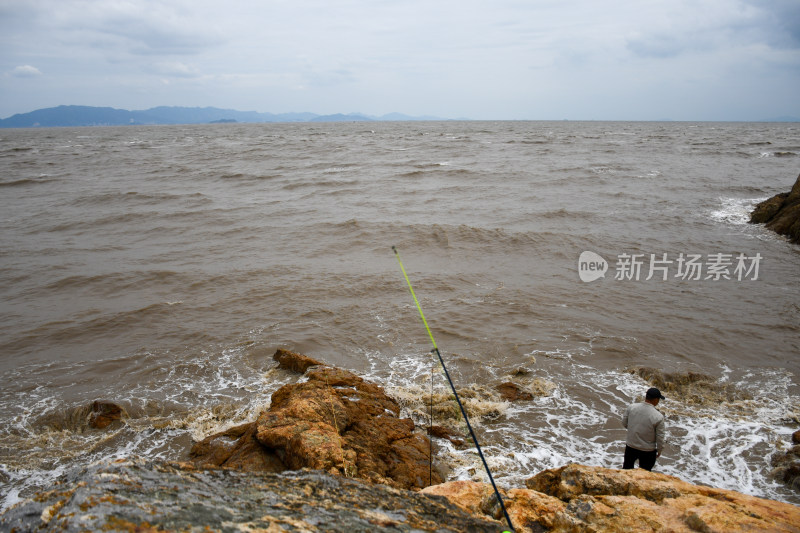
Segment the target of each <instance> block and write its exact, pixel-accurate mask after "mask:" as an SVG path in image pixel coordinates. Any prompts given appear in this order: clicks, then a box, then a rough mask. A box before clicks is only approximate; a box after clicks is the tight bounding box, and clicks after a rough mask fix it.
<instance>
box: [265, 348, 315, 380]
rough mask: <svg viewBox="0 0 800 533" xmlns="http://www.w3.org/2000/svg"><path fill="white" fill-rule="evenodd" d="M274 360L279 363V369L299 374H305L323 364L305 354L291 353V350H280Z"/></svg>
mask: <svg viewBox="0 0 800 533" xmlns="http://www.w3.org/2000/svg"><path fill="white" fill-rule="evenodd" d="M272 358H273V359H274V360H276V361H277V362H278V368H283V369H285V370H291V371H292V372H297V373H298V374H303V373H304V372H305V371H306V370H308V369H309V368H310V367H312V366H315V365H321V364H322V363H320V362H319V361H317V360H316V359H312V358H310V357H308V356H306V355H303V354H299V353H295V352H290V351H289V350H284V349H283V348H278V350H277V351H276V352H275V355H273V356H272Z"/></svg>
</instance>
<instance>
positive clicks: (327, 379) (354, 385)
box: [190, 366, 442, 489]
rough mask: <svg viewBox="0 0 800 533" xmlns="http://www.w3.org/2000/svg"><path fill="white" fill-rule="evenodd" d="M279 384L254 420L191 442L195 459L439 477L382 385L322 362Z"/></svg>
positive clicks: (415, 482)
mask: <svg viewBox="0 0 800 533" xmlns="http://www.w3.org/2000/svg"><path fill="white" fill-rule="evenodd" d="M305 377H306V378H307V381H305V382H303V383H295V384H290V385H284V386H283V387H281V388H280V389H278V390H277V391H275V393H274V394H273V395H272V402H271V404H270V407H269V409H267V410H266V411H264V412H262V413H261V414H260V415H259V417H258V419H257V420H256V421H255V422H254V423H252V424H245V425H244V426H239V427H237V428H232V429H231V430H228V431H226V432H221V433H218V434H216V435H212V436H211V437H208V438H207V439H205V440H203V441H201V442H199V443H197V444H195V445H194V446H193V447H192V450H191V452H190V457H191V460H192V461H193V462H194V463H196V464H198V465H206V466H223V467H230V468H240V469H245V470H254V471H280V470H282V469H283V468H285V469H290V470H299V469H303V468H310V469H315V470H325V471H327V472H330V473H334V474H339V475H343V476H347V477H358V478H361V479H364V480H367V481H371V482H375V483H383V484H386V485H390V486H394V487H400V488H407V489H410V488H416V489H419V488H422V487H426V486H428V485H430V484H432V483H440V482H441V481H442V476H441V474H440V473H439V472H438V471H437V470H436V469H433V470H432V469H431V467H430V464H429V457H430V455H429V454H430V441H429V440H428V438H427V437H425V436H424V435H422V434H419V433H418V432H416V431H415V426H414V423H413V421H412V420H411V419H408V418H399V413H400V406H399V405H398V404H397V402H395V401H394V400H393V399H392V398H390V397H388V396H387V395H386V393H385V392H384V391H383V389H382V388H381V387H378V386H377V385H374V384H372V383H368V382H366V381H364V380H363V379H362V378H360V377H358V376H356V375H355V374H353V373H351V372H348V371H346V370H342V369H339V368H333V367H327V366H313V367H310V368H309V369H308V370H307V371H306V373H305Z"/></svg>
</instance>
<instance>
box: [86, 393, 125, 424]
mask: <svg viewBox="0 0 800 533" xmlns="http://www.w3.org/2000/svg"><path fill="white" fill-rule="evenodd" d="M124 412H125V411H124V410H123V409H122V407H120V406H119V405H117V404H115V403H113V402H107V401H102V400H95V401H94V402H92V411H91V413H89V427H93V428H95V429H103V428H106V427H108V426H110V425H111V423H112V422H114V421H116V420H120V419H121V418H122V414H123V413H124Z"/></svg>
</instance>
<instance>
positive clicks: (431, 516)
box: [0, 459, 502, 533]
mask: <svg viewBox="0 0 800 533" xmlns="http://www.w3.org/2000/svg"><path fill="white" fill-rule="evenodd" d="M0 531H19V532H23V531H66V532H78V531H131V532H133V531H140V532H166V531H251V532H255V531H261V532H274V533H278V532H287V531H298V532H309V533H315V532H321V533H322V532H324V533H357V532H370V533H373V532H376V533H381V532H397V531H407V532H410V531H420V532H422V531H438V532H442V533H445V532H450V533H455V532H463V531H470V532H475V533H497V532H499V531H502V529H501V526H500V524H498V522H496V521H494V520H491V519H487V518H481V517H477V516H474V515H472V514H469V513H467V512H465V511H463V510H461V509H459V508H458V507H456V506H454V505H452V504H450V503H449V502H448V501H447V500H446V499H445V498H437V497H431V496H426V495H423V494H419V493H418V492H412V491H408V490H401V489H396V488H391V487H387V486H383V485H369V484H366V483H363V482H360V481H358V480H354V479H346V478H344V477H342V476H331V475H330V474H326V473H325V472H311V471H302V472H284V473H282V474H270V473H251V472H242V471H237V470H223V469H196V468H194V467H192V466H191V465H188V464H185V463H183V464H182V463H167V462H160V461H145V460H142V459H135V460H127V461H107V462H98V463H93V464H92V465H89V466H88V467H86V468H85V469H74V470H70V471H68V472H67V473H66V474H65V476H64V478H63V480H62V481H61V482H59V483H57V484H55V485H54V486H53V487H51V488H50V490H47V491H41V492H38V493H36V494H34V495H33V497H32V498H31V499H28V500H25V501H22V502H20V503H19V504H17V505H15V506H14V507H11V508H10V509H8V510H7V511H5V512H4V513H3V514H1V515H0Z"/></svg>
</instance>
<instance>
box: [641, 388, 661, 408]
mask: <svg viewBox="0 0 800 533" xmlns="http://www.w3.org/2000/svg"><path fill="white" fill-rule="evenodd" d="M644 399H645V401H646V402H648V403H652V404H653V405H658V401H659V400H666V398H664V395H663V394H661V391H660V390H658V389H657V388H655V387H651V388H649V389H647V392H646V393H645V395H644Z"/></svg>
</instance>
